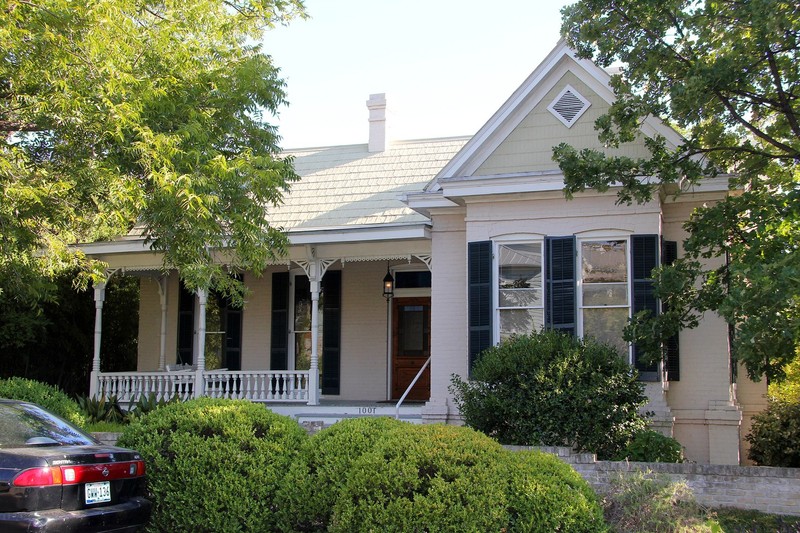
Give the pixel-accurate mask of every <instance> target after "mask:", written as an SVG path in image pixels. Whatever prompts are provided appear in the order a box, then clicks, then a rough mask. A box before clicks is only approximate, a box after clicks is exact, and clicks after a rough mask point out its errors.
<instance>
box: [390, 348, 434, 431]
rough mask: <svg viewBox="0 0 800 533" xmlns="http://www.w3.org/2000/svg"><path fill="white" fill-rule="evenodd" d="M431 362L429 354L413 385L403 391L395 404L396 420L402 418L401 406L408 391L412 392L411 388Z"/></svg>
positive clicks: (412, 382) (413, 380)
mask: <svg viewBox="0 0 800 533" xmlns="http://www.w3.org/2000/svg"><path fill="white" fill-rule="evenodd" d="M429 364H431V356H428V360H427V361H425V364H424V365H422V368H420V369H419V372H417V375H416V376H414V379H412V380H411V385H409V386H408V388H407V389H406V391H405V392H404V393H403V395H402V396H400V400H399V401H398V402H397V405H395V406H394V419H395V420H399V419H400V406H401V405H402V404H403V401H404V400H405V399H406V396H408V393H409V392H411V389H413V388H414V385H416V384H417V380H419V377H420V376H421V375H422V373H423V372H425V368H427V366H428V365H429Z"/></svg>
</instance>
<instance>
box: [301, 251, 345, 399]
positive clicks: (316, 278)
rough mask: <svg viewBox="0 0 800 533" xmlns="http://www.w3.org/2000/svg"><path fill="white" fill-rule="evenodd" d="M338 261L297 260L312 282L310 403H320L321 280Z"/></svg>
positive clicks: (310, 253)
mask: <svg viewBox="0 0 800 533" xmlns="http://www.w3.org/2000/svg"><path fill="white" fill-rule="evenodd" d="M308 255H309V257H312V258H313V257H314V256H315V255H316V252H315V250H314V249H313V248H311V249H310V250H309V254H308ZM335 262H336V260H335V259H311V260H308V261H295V263H296V264H297V265H298V266H299V267H300V268H302V269H303V271H304V272H305V273H306V276H308V281H309V282H310V284H311V363H310V364H309V369H308V405H319V396H320V388H319V351H318V350H317V344H318V342H319V293H320V292H321V281H322V277H323V276H324V275H325V272H327V271H328V267H330V266H331V265H332V264H334V263H335Z"/></svg>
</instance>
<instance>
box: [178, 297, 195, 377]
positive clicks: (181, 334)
mask: <svg viewBox="0 0 800 533" xmlns="http://www.w3.org/2000/svg"><path fill="white" fill-rule="evenodd" d="M193 345H194V294H192V293H191V292H190V291H189V289H187V288H186V286H185V285H184V284H183V281H181V282H180V292H179V294H178V353H177V359H176V361H175V362H176V363H177V364H179V365H180V364H187V365H190V364H192V353H193V352H194V350H193V349H192V347H193Z"/></svg>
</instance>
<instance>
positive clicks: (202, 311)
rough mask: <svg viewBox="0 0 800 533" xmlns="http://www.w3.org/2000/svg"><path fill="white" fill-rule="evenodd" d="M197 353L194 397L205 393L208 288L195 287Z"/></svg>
mask: <svg viewBox="0 0 800 533" xmlns="http://www.w3.org/2000/svg"><path fill="white" fill-rule="evenodd" d="M197 302H198V304H199V309H198V311H199V312H198V313H197V354H196V356H195V358H194V360H195V362H196V364H197V371H196V374H195V383H194V395H193V396H194V397H195V398H200V397H201V396H203V395H204V393H205V383H206V382H205V379H204V378H203V372H204V371H205V369H206V304H207V303H208V289H197Z"/></svg>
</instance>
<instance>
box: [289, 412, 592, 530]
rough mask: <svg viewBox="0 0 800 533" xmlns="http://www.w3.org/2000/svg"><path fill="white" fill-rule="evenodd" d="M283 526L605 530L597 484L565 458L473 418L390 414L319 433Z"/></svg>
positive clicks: (293, 487) (296, 469)
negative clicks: (471, 422)
mask: <svg viewBox="0 0 800 533" xmlns="http://www.w3.org/2000/svg"><path fill="white" fill-rule="evenodd" d="M277 508H278V514H279V528H280V530H282V531H325V530H327V531H343V532H344V531H347V532H350V531H423V530H424V531H501V530H507V531H542V532H544V531H548V532H549V531H558V530H562V531H563V530H568V531H604V530H605V526H604V524H603V520H602V513H601V511H600V507H599V505H598V504H597V502H596V499H595V496H594V493H593V492H592V491H591V489H590V488H589V486H588V484H587V483H586V482H585V481H584V480H583V479H582V478H581V477H580V476H579V475H578V474H577V473H576V472H575V471H574V470H572V469H571V468H570V467H569V466H567V465H566V464H563V463H560V462H559V461H558V460H557V459H556V458H554V457H551V456H547V455H545V454H540V453H536V452H530V453H519V454H517V453H515V452H508V451H506V450H503V449H502V448H501V447H500V446H499V445H498V444H497V443H496V442H494V441H492V440H491V439H489V438H487V437H486V436H484V435H481V434H479V433H477V432H475V431H472V430H470V429H468V428H463V427H455V426H436V425H423V426H418V425H412V424H407V423H404V422H398V421H395V420H391V419H388V418H362V419H354V420H345V421H342V422H339V423H337V424H334V425H333V426H332V427H331V428H328V429H326V430H323V431H321V432H320V433H318V434H317V435H314V436H313V437H312V438H311V439H310V440H309V441H308V442H307V443H306V445H305V446H304V447H303V450H302V452H301V454H300V456H299V457H298V459H297V460H296V461H295V463H294V464H293V465H292V467H291V469H290V470H289V472H288V474H287V475H286V477H285V483H284V485H283V487H282V488H281V490H280V493H279V497H278V505H277Z"/></svg>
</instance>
